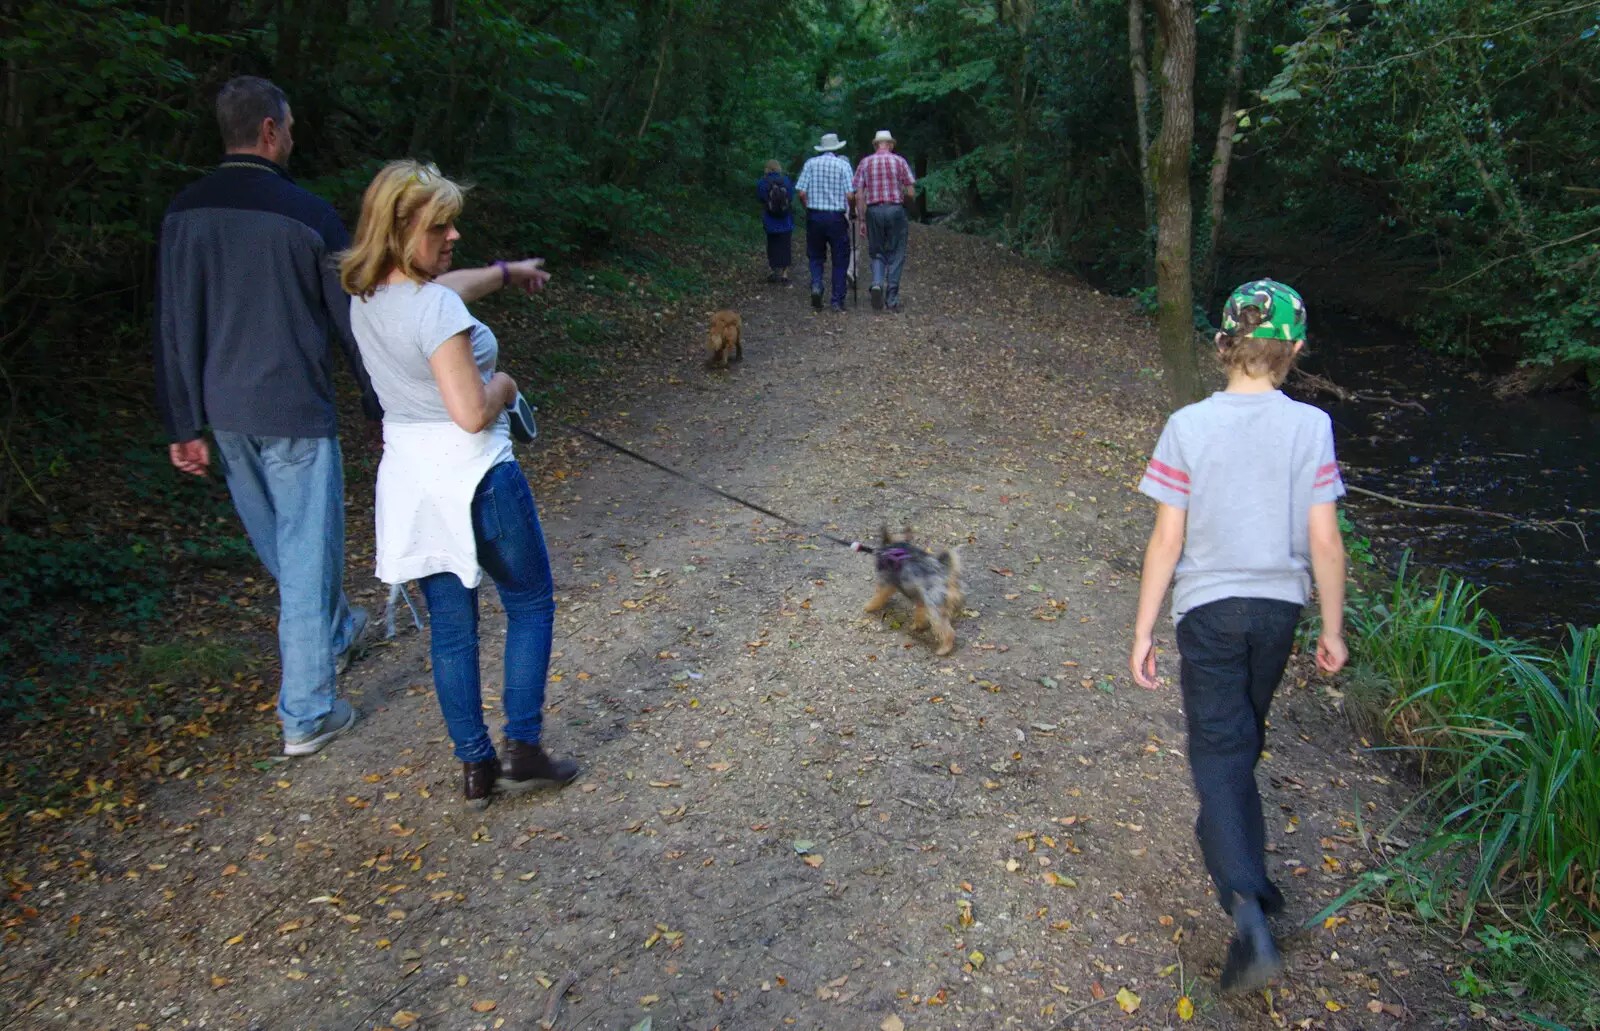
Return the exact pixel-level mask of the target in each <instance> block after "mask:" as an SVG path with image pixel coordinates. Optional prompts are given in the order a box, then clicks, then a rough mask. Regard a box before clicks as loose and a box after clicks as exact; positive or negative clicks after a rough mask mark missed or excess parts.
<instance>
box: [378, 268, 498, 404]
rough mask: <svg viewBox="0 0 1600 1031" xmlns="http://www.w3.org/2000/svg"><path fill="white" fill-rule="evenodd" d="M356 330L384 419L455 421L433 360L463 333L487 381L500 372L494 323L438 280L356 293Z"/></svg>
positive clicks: (394, 284)
mask: <svg viewBox="0 0 1600 1031" xmlns="http://www.w3.org/2000/svg"><path fill="white" fill-rule="evenodd" d="M350 328H351V329H352V330H354V332H355V338H356V343H357V344H358V345H360V347H361V361H362V363H363V364H365V365H366V367H367V375H369V376H370V377H372V386H373V389H374V390H376V391H377V393H378V400H379V401H380V402H382V404H383V417H384V418H385V419H387V420H391V421H394V422H449V421H450V412H449V410H448V409H446V408H445V406H444V396H443V395H442V394H440V393H439V381H438V380H436V379H434V378H433V366H431V365H429V364H428V360H429V359H430V358H432V357H433V352H435V351H437V350H438V349H439V348H440V346H442V345H443V344H444V342H445V341H446V340H449V339H450V338H451V337H453V336H455V335H456V334H457V333H466V334H468V336H469V337H470V339H471V341H472V358H473V360H474V361H476V362H477V363H478V371H479V372H480V373H482V375H483V381H484V382H485V383H488V382H489V380H490V379H491V378H492V377H493V376H494V367H495V361H496V359H497V358H498V357H499V355H500V345H499V343H498V342H496V340H495V338H494V333H492V332H490V330H489V327H488V326H485V325H484V324H483V323H481V322H479V321H478V320H477V319H475V318H473V317H472V313H471V312H469V311H468V310H467V305H466V302H465V301H463V300H462V299H461V295H460V294H458V293H456V292H455V291H454V290H452V289H450V288H449V287H447V286H440V285H439V284H438V283H420V284H419V283H393V284H386V285H384V286H380V287H378V289H377V292H375V293H374V294H373V295H372V296H371V297H366V298H362V297H352V298H351V299H350ZM505 418H506V417H505V416H503V415H502V416H501V417H500V419H501V421H504V420H505Z"/></svg>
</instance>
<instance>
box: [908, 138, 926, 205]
mask: <svg viewBox="0 0 1600 1031" xmlns="http://www.w3.org/2000/svg"><path fill="white" fill-rule="evenodd" d="M911 171H912V173H913V174H915V175H916V177H917V182H918V183H921V182H922V180H924V179H926V178H927V177H928V152H927V151H925V150H919V151H917V156H916V160H915V161H914V162H913V163H912V166H911ZM911 217H912V218H914V219H916V220H917V221H918V222H926V221H927V220H928V191H927V190H924V189H923V188H922V187H921V186H918V187H917V195H916V196H915V197H913V198H911Z"/></svg>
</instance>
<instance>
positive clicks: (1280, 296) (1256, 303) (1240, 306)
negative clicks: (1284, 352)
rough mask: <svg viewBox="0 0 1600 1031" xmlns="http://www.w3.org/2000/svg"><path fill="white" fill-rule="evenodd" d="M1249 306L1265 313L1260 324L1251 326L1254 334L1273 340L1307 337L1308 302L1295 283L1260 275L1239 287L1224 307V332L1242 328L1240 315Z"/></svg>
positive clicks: (1251, 333) (1254, 335) (1302, 338)
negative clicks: (1293, 284)
mask: <svg viewBox="0 0 1600 1031" xmlns="http://www.w3.org/2000/svg"><path fill="white" fill-rule="evenodd" d="M1246 308H1259V309H1260V310H1261V314H1262V315H1263V316H1264V321H1263V322H1262V323H1261V325H1259V326H1257V327H1256V328H1255V329H1253V330H1251V332H1250V335H1251V336H1253V337H1268V338H1270V339H1274V340H1304V339H1305V338H1306V302H1305V301H1302V300H1301V299H1300V295H1299V294H1298V293H1296V292H1295V291H1294V288H1293V287H1289V286H1285V285H1284V284H1282V283H1280V282H1278V281H1277V280H1276V279H1258V280H1256V281H1255V282H1253V283H1246V284H1245V285H1244V286H1241V287H1239V289H1237V290H1235V291H1234V292H1233V295H1232V296H1230V297H1229V298H1228V303H1227V304H1226V305H1225V306H1224V307H1223V309H1222V330H1223V332H1225V333H1232V332H1234V331H1235V330H1236V329H1238V328H1239V316H1240V315H1242V314H1243V313H1244V309H1246Z"/></svg>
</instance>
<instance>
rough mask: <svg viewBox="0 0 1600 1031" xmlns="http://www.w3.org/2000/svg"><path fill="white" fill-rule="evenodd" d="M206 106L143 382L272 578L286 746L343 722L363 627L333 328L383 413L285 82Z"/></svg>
mask: <svg viewBox="0 0 1600 1031" xmlns="http://www.w3.org/2000/svg"><path fill="white" fill-rule="evenodd" d="M217 121H218V122H219V123H220V125H221V128H222V142H223V146H224V149H225V150H226V151H227V153H226V154H225V156H224V157H223V160H222V162H221V163H220V164H219V165H218V166H217V168H216V170H215V171H213V172H211V173H210V174H209V175H207V176H206V177H205V178H203V179H201V180H199V181H198V182H196V183H193V184H192V185H190V186H189V187H188V188H187V189H185V190H184V191H183V192H182V193H181V194H179V195H178V198H177V199H176V200H174V201H173V202H172V206H171V207H169V208H168V209H167V213H166V217H165V218H164V219H163V220H162V222H161V237H160V256H159V267H158V272H157V275H158V290H157V305H158V307H157V312H156V325H155V333H156V394H157V399H158V403H159V406H160V409H161V416H162V419H163V421H164V422H165V424H166V428H167V432H168V434H169V436H170V437H171V439H172V441H173V444H172V446H171V457H172V464H173V465H174V466H176V467H177V468H178V469H180V470H182V471H183V472H186V473H191V474H193V475H196V476H204V475H205V474H206V469H207V467H208V466H209V465H210V462H211V454H210V448H209V447H208V446H207V444H206V440H205V438H204V437H203V436H202V435H201V433H202V431H203V430H204V428H205V427H207V426H210V428H211V434H212V436H213V437H214V438H215V440H216V444H217V452H218V455H217V457H218V459H219V461H220V463H221V466H222V472H223V475H224V476H225V477H226V479H227V482H228V491H229V493H230V494H231V495H232V496H233V504H234V508H235V509H237V511H238V513H239V518H240V520H241V521H243V523H244V528H245V531H246V532H247V533H248V534H249V535H250V542H251V544H253V545H254V546H255V549H256V554H257V555H258V556H260V558H261V562H262V564H263V565H265V566H266V567H267V570H268V572H270V573H271V574H272V576H273V578H274V579H276V580H277V581H278V600H279V609H278V650H279V653H280V655H281V658H282V661H283V681H282V684H281V686H280V688H279V691H278V716H279V718H280V719H282V721H283V739H284V747H283V750H284V753H285V754H286V755H309V754H311V753H312V752H315V751H317V750H318V749H320V748H321V747H322V746H323V745H325V744H327V743H328V742H329V741H331V740H333V739H334V738H335V737H338V736H339V735H340V734H342V733H344V732H345V731H346V730H348V729H350V727H351V725H352V724H354V722H355V712H354V710H352V709H351V708H350V705H349V703H347V702H345V701H344V700H342V699H340V698H338V697H337V693H336V690H335V681H336V677H337V675H338V673H339V672H341V671H342V670H343V669H344V666H345V665H346V664H347V663H348V661H349V659H350V657H351V656H352V655H353V654H354V653H355V652H356V651H357V649H358V648H359V647H360V645H361V639H362V636H363V634H364V632H365V630H366V626H367V613H366V612H365V611H363V610H362V609H359V608H357V609H352V608H351V607H350V606H349V604H348V602H347V601H346V600H345V595H344V587H343V581H344V469H343V461H342V458H341V456H340V452H339V437H338V426H337V421H336V417H335V412H334V401H333V361H332V355H331V350H330V346H329V345H330V341H331V340H333V339H335V338H336V339H337V340H338V341H339V343H340V345H341V346H342V347H343V348H344V351H345V354H346V356H347V357H348V359H349V361H350V367H351V369H352V370H353V371H354V373H355V376H356V380H357V382H359V383H360V385H361V391H362V407H363V409H364V410H365V412H366V415H367V417H368V418H369V419H381V418H382V416H383V411H382V409H381V408H380V407H379V406H378V400H377V395H376V394H374V393H373V391H372V385H371V383H370V382H368V380H367V375H366V371H365V370H364V369H363V368H362V365H361V356H360V352H359V351H358V350H357V349H356V344H355V339H354V337H353V336H352V335H351V333H350V299H349V297H347V296H346V295H345V293H344V291H343V290H342V289H340V287H339V277H338V272H337V270H336V269H335V267H334V262H333V257H334V255H335V254H336V253H338V252H339V251H341V250H343V249H344V248H345V247H346V246H347V245H348V243H349V237H348V236H347V234H346V233H345V230H344V226H343V224H342V223H341V222H340V221H339V216H338V214H337V213H336V212H335V211H334V210H333V207H332V206H331V205H329V204H328V203H327V202H326V201H324V200H322V199H320V198H318V197H316V196H314V195H312V194H311V193H308V192H307V191H305V190H303V189H301V188H300V187H298V186H296V185H295V184H294V181H293V180H292V179H290V178H289V175H288V173H287V172H286V171H285V170H284V168H285V166H286V165H287V164H288V161H289V153H290V151H292V150H293V149H294V138H293V136H292V135H291V133H292V130H293V127H294V115H293V114H292V113H291V112H290V110H289V102H288V98H287V97H285V96H284V94H283V91H282V90H280V89H279V88H278V87H277V86H274V85H273V84H272V83H270V82H268V81H267V80H265V79H259V78H256V77H254V76H241V77H239V78H236V79H234V80H232V81H231V82H229V83H228V84H227V85H225V86H223V87H222V90H221V92H220V93H219V94H218V95H217Z"/></svg>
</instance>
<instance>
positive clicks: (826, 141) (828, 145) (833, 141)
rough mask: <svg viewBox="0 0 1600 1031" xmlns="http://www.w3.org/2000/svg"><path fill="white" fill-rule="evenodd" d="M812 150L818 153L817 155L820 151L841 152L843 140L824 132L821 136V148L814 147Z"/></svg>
mask: <svg viewBox="0 0 1600 1031" xmlns="http://www.w3.org/2000/svg"><path fill="white" fill-rule="evenodd" d="M812 149H813V150H816V151H818V152H819V153H820V152H822V151H835V150H843V149H844V140H841V139H840V138H839V134H838V133H834V132H825V133H823V134H822V146H820V147H814V148H812Z"/></svg>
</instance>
